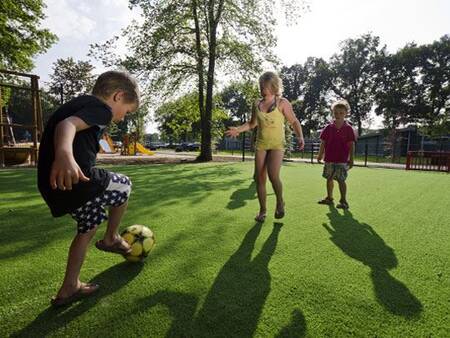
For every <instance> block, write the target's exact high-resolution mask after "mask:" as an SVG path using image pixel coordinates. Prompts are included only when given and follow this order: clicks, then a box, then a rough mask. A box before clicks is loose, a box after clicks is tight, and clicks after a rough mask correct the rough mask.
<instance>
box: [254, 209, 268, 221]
mask: <svg viewBox="0 0 450 338" xmlns="http://www.w3.org/2000/svg"><path fill="white" fill-rule="evenodd" d="M266 216H267V214H266V213H265V212H263V213H260V214H258V215H256V217H255V221H256V222H259V223H262V222H264V221H265V220H266Z"/></svg>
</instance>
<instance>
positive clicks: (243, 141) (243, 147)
mask: <svg viewBox="0 0 450 338" xmlns="http://www.w3.org/2000/svg"><path fill="white" fill-rule="evenodd" d="M242 162H245V131H244V132H243V133H242Z"/></svg>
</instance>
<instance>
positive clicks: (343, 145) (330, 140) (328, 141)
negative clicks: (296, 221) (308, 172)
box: [317, 100, 356, 209]
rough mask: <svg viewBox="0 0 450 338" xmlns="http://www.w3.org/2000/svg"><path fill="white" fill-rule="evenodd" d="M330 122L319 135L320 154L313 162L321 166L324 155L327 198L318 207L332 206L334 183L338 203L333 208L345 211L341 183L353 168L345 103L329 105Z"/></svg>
mask: <svg viewBox="0 0 450 338" xmlns="http://www.w3.org/2000/svg"><path fill="white" fill-rule="evenodd" d="M331 111H332V113H333V116H334V121H333V122H332V123H330V124H329V125H327V126H326V127H325V128H324V129H323V130H322V133H321V134H320V139H321V143H320V150H319V154H318V155H317V161H318V162H319V163H321V161H322V159H323V156H324V153H325V165H324V167H323V174H322V176H323V177H324V178H326V179H327V197H326V198H324V199H323V200H320V201H319V202H318V203H319V204H327V205H332V204H333V188H334V182H333V180H336V181H337V182H338V184H339V191H340V192H341V199H340V200H339V204H338V205H337V206H336V207H337V208H341V209H348V208H349V205H348V202H347V198H346V194H347V184H346V183H345V180H346V178H347V175H348V170H349V169H351V168H352V167H353V152H354V148H355V141H356V134H355V131H354V130H353V128H352V126H351V125H350V124H349V123H348V122H347V121H346V120H345V117H346V116H347V114H348V113H349V112H350V105H349V104H348V102H347V101H346V100H340V101H337V102H334V103H333V104H332V105H331Z"/></svg>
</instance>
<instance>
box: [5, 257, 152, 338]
mask: <svg viewBox="0 0 450 338" xmlns="http://www.w3.org/2000/svg"><path fill="white" fill-rule="evenodd" d="M143 266H144V264H142V263H137V264H130V263H128V262H122V263H120V264H117V265H114V266H112V267H111V268H109V269H108V270H105V271H103V272H102V273H100V274H98V275H97V276H95V277H94V278H93V279H92V281H91V282H93V283H98V284H100V290H99V291H98V292H97V293H96V294H94V295H92V296H90V297H89V298H85V299H82V300H80V301H79V302H77V303H74V304H72V305H71V306H69V307H62V308H53V307H48V308H47V309H46V310H44V311H43V312H41V313H40V314H39V315H38V316H37V317H36V318H35V319H34V320H33V322H31V323H30V324H29V325H27V326H26V327H25V328H23V329H22V330H20V331H19V332H16V333H14V334H13V335H12V337H37V336H39V337H45V336H47V335H50V334H52V333H53V332H54V331H57V330H58V329H60V328H63V327H65V326H66V325H68V324H69V323H70V322H71V321H73V320H76V319H77V318H78V317H79V316H80V315H82V314H83V313H84V312H86V311H88V310H89V309H90V308H92V307H93V306H94V305H96V304H97V303H98V302H99V301H100V300H101V299H102V298H104V297H106V296H108V295H110V294H112V293H114V292H116V291H117V290H119V289H121V288H122V287H123V286H125V285H126V284H128V283H129V282H130V281H131V280H133V279H134V278H135V277H136V276H137V275H138V274H139V272H140V271H141V270H142V267H143Z"/></svg>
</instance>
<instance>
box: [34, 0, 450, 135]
mask: <svg viewBox="0 0 450 338" xmlns="http://www.w3.org/2000/svg"><path fill="white" fill-rule="evenodd" d="M308 2H309V10H308V11H306V12H304V13H303V14H302V16H301V17H300V18H299V20H298V23H297V24H296V25H285V24H284V23H281V24H280V25H279V26H278V27H277V28H276V35H277V37H278V46H277V47H276V53H277V54H278V56H279V58H280V60H281V62H282V63H283V64H285V65H288V66H289V65H292V64H295V63H303V62H304V61H305V60H306V58H307V57H309V56H315V57H322V58H324V59H329V58H330V57H331V56H332V55H333V54H334V53H336V52H337V51H338V49H339V43H340V42H342V41H343V40H345V39H348V38H354V37H357V36H360V35H362V34H365V33H367V32H371V33H372V34H374V35H378V36H379V37H380V38H381V43H382V44H386V45H387V49H388V51H390V52H395V51H396V50H398V49H399V48H401V47H403V46H404V45H405V44H406V43H408V42H416V43H418V44H425V43H430V42H432V41H434V40H437V39H439V38H440V37H441V36H443V35H445V34H450V0H370V1H369V0H309V1H308ZM45 4H46V6H47V8H46V9H45V14H46V16H47V17H46V19H45V20H44V22H43V24H42V26H43V27H46V28H49V29H50V31H52V32H53V33H55V34H56V35H57V36H58V38H59V41H58V42H57V43H56V44H55V45H53V47H52V48H50V49H49V50H48V51H47V52H46V53H45V54H42V55H39V56H37V57H36V58H35V65H36V67H35V69H34V73H36V74H37V75H39V76H40V77H41V81H43V82H46V81H48V80H49V74H50V73H52V64H53V63H54V62H55V61H56V60H57V59H58V58H68V57H73V58H74V59H75V60H89V61H91V63H93V64H94V65H95V66H96V71H97V72H98V73H100V72H102V71H103V70H104V68H103V67H102V66H101V65H100V64H99V63H96V62H95V61H94V60H90V59H89V58H88V56H87V53H88V52H89V45H90V44H92V43H101V42H104V41H105V40H107V39H109V38H111V37H113V36H114V35H118V34H120V31H121V29H123V28H125V27H126V26H127V25H128V24H129V23H130V22H131V20H133V19H137V20H139V17H140V12H139V10H136V9H133V10H130V9H129V8H128V1H127V0H46V1H45ZM120 51H122V52H125V51H126V50H125V47H124V46H121V47H119V53H120ZM380 126H381V120H380V119H379V118H375V117H374V121H373V123H372V125H371V127H380ZM155 129H156V126H155V125H153V124H149V125H148V126H147V131H148V132H153V131H155Z"/></svg>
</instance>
